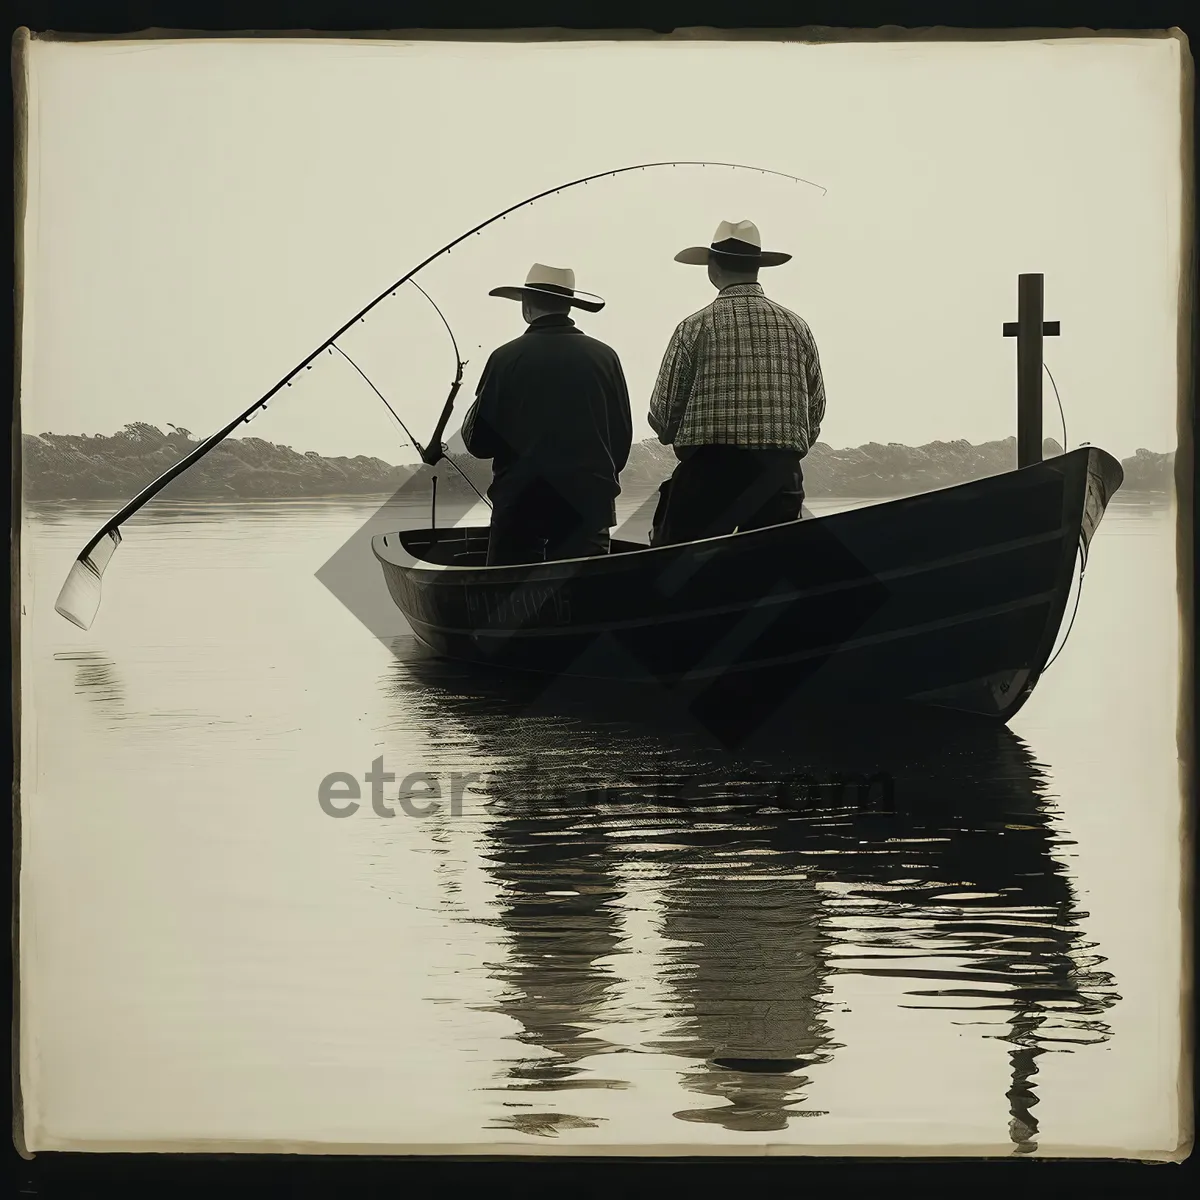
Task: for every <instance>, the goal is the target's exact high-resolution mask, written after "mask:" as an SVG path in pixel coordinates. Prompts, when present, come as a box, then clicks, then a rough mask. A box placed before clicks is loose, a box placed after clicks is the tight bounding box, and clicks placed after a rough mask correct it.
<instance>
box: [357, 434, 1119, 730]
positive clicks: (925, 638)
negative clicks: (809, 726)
mask: <svg viewBox="0 0 1200 1200" xmlns="http://www.w3.org/2000/svg"><path fill="white" fill-rule="evenodd" d="M1121 481H1122V474H1121V467H1120V464H1119V463H1118V462H1117V461H1116V460H1115V459H1114V458H1112V457H1111V456H1110V455H1108V454H1106V453H1105V452H1104V451H1102V450H1099V449H1096V448H1094V447H1086V448H1083V449H1081V450H1076V451H1073V452H1071V453H1069V454H1065V455H1062V456H1060V457H1057V458H1053V459H1050V460H1048V461H1046V462H1043V463H1038V464H1036V465H1034V466H1032V467H1027V468H1024V469H1022V470H1018V471H1012V472H1008V473H1006V474H1004V475H999V476H993V477H990V478H987V479H981V480H977V481H973V482H971V483H967V484H962V485H959V486H957V487H952V488H946V489H944V490H941V491H935V492H928V493H925V494H922V495H919V496H911V497H905V498H902V499H899V500H893V501H889V502H886V503H882V504H876V505H871V506H868V507H865V508H859V509H854V510H851V511H849V512H843V513H837V514H834V515H832V516H827V517H821V518H814V519H806V520H803V521H793V522H789V523H787V524H784V525H777V526H772V527H770V528H767V529H761V530H754V531H750V532H747V533H738V534H731V535H729V536H726V537H720V538H710V539H706V540H704V541H699V542H690V543H686V544H684V545H680V546H666V547H661V548H658V549H650V548H648V547H639V546H636V545H634V544H632V543H615V544H614V552H613V553H612V554H610V555H607V556H604V557H602V558H593V559H579V560H571V561H567V562H556V563H538V564H533V565H531V566H522V567H486V566H483V565H482V564H483V562H484V560H485V554H486V545H487V530H486V529H485V528H483V529H481V528H451V529H444V530H412V531H407V532H402V533H398V534H385V535H381V536H378V537H376V538H375V539H373V542H372V548H373V550H374V553H375V556H376V558H377V559H378V561H379V562H380V564H381V567H382V569H383V573H384V578H385V580H386V582H387V586H388V589H389V591H390V593H391V596H392V598H393V600H394V601H395V603H396V604H397V606H398V607H399V609H400V611H401V612H402V613H403V614H404V616H405V618H406V619H407V621H408V623H409V625H410V626H411V628H412V630H413V632H414V634H415V635H416V636H417V638H419V639H420V640H421V641H422V642H423V643H425V644H426V645H427V646H428V647H430V648H431V649H432V650H433V651H434V652H435V653H436V654H439V655H443V656H446V657H449V658H452V659H457V660H461V661H464V662H471V663H476V664H478V665H480V666H487V667H493V668H500V669H502V670H510V671H511V670H517V671H523V672H534V673H537V674H541V675H546V676H572V677H579V678H593V679H605V680H611V681H620V682H623V683H647V684H650V683H653V684H658V685H660V686H663V687H667V688H670V689H671V690H672V691H679V690H680V689H685V690H687V689H690V690H692V691H697V692H699V691H708V692H710V693H711V692H712V690H713V689H714V688H717V689H720V690H721V692H722V694H724V695H725V696H726V697H727V698H731V699H736V697H737V696H738V695H739V694H742V695H746V696H750V695H756V694H760V693H762V692H763V691H764V690H766V691H777V690H779V689H783V690H785V691H787V692H788V693H789V694H790V695H791V696H792V697H793V698H795V699H798V700H800V701H802V702H803V701H807V700H811V701H812V702H813V703H819V704H828V703H856V702H866V703H872V704H877V703H880V702H884V703H890V702H896V701H911V702H917V703H923V704H931V705H938V706H942V707H949V708H955V709H961V710H965V711H969V712H974V713H978V714H981V715H984V716H987V717H992V718H997V719H1000V720H1008V719H1009V718H1010V717H1011V716H1012V715H1013V714H1015V712H1016V711H1017V710H1018V709H1019V708H1020V707H1021V705H1022V704H1023V703H1024V702H1025V701H1026V699H1027V698H1028V696H1029V694H1030V693H1031V692H1032V690H1033V688H1034V686H1035V685H1036V683H1037V680H1038V677H1039V676H1040V674H1041V671H1042V670H1043V669H1044V667H1045V665H1046V662H1047V660H1048V658H1049V657H1050V654H1051V653H1052V651H1053V647H1054V643H1055V640H1056V637H1057V635H1058V632H1059V629H1060V626H1061V624H1062V620H1063V615H1064V612H1065V609H1066V605H1067V602H1068V599H1069V594H1070V592H1071V585H1072V580H1073V576H1074V566H1075V561H1076V554H1077V550H1078V548H1079V547H1081V546H1082V547H1083V549H1084V550H1085V551H1086V548H1087V547H1088V545H1089V544H1090V542H1091V539H1092V537H1093V535H1094V533H1095V530H1096V527H1097V525H1098V524H1099V522H1100V519H1101V517H1102V516H1103V513H1104V510H1105V507H1106V506H1107V504H1108V501H1109V500H1110V498H1111V496H1112V495H1113V493H1114V492H1115V491H1116V490H1117V488H1119V486H1120V484H1121Z"/></svg>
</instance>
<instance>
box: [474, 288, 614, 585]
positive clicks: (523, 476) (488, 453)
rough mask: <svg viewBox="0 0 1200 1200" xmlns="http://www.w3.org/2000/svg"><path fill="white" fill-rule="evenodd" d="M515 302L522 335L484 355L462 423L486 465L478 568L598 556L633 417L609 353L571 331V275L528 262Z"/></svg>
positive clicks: (584, 299)
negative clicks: (487, 526)
mask: <svg viewBox="0 0 1200 1200" xmlns="http://www.w3.org/2000/svg"><path fill="white" fill-rule="evenodd" d="M490 295H493V296H502V297H504V298H505V299H508V300H520V301H521V312H522V315H523V316H524V318H525V320H526V322H527V323H528V325H529V328H528V329H526V330H525V332H524V333H523V334H522V335H521V336H520V337H518V338H514V339H513V340H512V341H511V342H506V343H505V344H504V345H503V346H500V347H498V348H497V349H496V350H494V351H493V352H492V355H491V357H490V358H489V359H488V362H487V366H485V367H484V369H483V375H482V377H481V378H480V380H479V387H478V388H477V390H476V400H475V403H474V404H473V405H472V406H471V410H470V412H468V413H467V416H466V420H465V421H464V422H463V427H462V436H463V441H464V442H465V443H466V447H467V450H468V451H469V452H470V453H471V454H473V455H474V456H475V457H476V458H490V459H491V460H492V484H491V487H490V488H489V489H488V496H489V497H490V499H491V501H492V525H491V534H490V537H489V539H488V565H489V566H498V565H501V564H515V563H531V562H543V561H551V560H558V559H567V558H584V557H588V556H591V555H596V554H607V553H608V550H609V530H610V529H611V528H612V526H614V525H615V524H616V523H617V516H616V507H615V502H616V498H617V496H618V494H619V493H620V491H621V486H620V483H619V482H618V477H619V476H620V474H621V471H622V470H623V469H624V467H625V463H626V461H627V459H628V458H629V447H630V443H631V442H632V440H633V421H632V416H631V413H630V409H629V391H628V389H627V387H626V384H625V374H624V372H623V371H622V370H621V361H620V359H619V358H618V357H617V354H616V352H615V351H614V350H613V349H611V348H610V347H609V346H606V345H605V344H604V343H603V342H600V341H597V340H596V339H595V338H591V337H588V336H587V335H586V334H585V333H584V332H583V331H582V330H581V329H578V328H576V326H575V322H574V321H572V320H571V318H570V316H569V313H570V310H571V308H582V309H584V310H585V311H587V312H599V310H600V309H601V308H603V307H604V301H603V300H601V299H600V298H599V297H597V296H592V295H590V294H589V293H587V292H576V290H575V273H574V272H573V271H570V270H566V269H560V268H556V267H545V266H542V265H541V264H536V265H535V266H534V267H533V268H532V269H531V270H530V272H529V275H528V276H527V278H526V280H525V286H524V287H501V288H495V289H494V290H493V291H492V292H491V293H490Z"/></svg>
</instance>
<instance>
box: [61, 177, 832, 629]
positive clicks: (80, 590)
mask: <svg viewBox="0 0 1200 1200" xmlns="http://www.w3.org/2000/svg"><path fill="white" fill-rule="evenodd" d="M656 167H728V168H731V169H734V170H743V171H757V172H758V173H759V174H760V175H774V176H778V177H780V178H783V179H791V180H793V181H794V182H796V183H804V184H808V186H810V187H815V188H818V189H819V190H820V191H821V193H822V194H824V193H825V188H823V187H821V185H820V184H818V183H813V182H812V180H810V179H802V178H801V177H800V176H799V175H790V174H788V173H787V172H786V171H774V170H771V169H769V168H767V167H754V166H750V165H748V164H746V163H726V162H701V161H682V160H681V161H678V162H654V163H636V164H634V165H633V166H629V167H617V168H615V169H614V170H610V171H599V172H597V173H596V174H595V175H587V176H584V177H583V178H582V179H573V180H571V181H570V182H569V183H561V184H559V185H558V186H557V187H552V188H547V189H546V190H545V191H543V192H538V193H537V195H535V196H529V197H527V198H526V199H524V200H521V201H519V202H518V203H516V204H512V205H510V206H509V207H508V208H506V209H503V210H502V211H501V212H498V213H496V214H495V216H492V217H489V218H488V219H487V220H486V221H481V222H480V223H479V224H478V225H475V226H473V227H472V228H471V229H468V230H467V232H466V233H463V234H460V235H459V236H458V237H456V238H455V239H454V240H453V241H452V242H447V243H446V245H444V246H443V247H442V248H441V249H440V250H436V251H434V253H433V254H431V255H430V256H429V257H428V258H426V259H424V260H423V261H422V262H420V263H418V264H417V265H416V266H415V267H413V268H412V270H411V271H409V272H408V273H407V274H405V275H403V276H401V278H399V279H398V280H396V282H395V283H393V284H392V285H391V286H390V287H387V288H385V289H384V290H383V291H382V292H380V293H379V295H378V296H376V297H375V299H374V300H372V301H371V302H370V304H368V305H366V307H365V308H362V309H360V310H359V311H358V312H356V313H355V314H354V316H352V317H351V318H350V320H348V321H347V322H346V323H345V324H344V325H343V326H342V327H341V328H340V329H339V330H338V331H337V332H336V333H334V334H333V335H332V336H331V337H329V338H326V340H325V341H323V342H322V343H321V344H320V345H319V346H318V347H317V348H316V349H315V350H314V351H313V352H312V353H311V354H310V355H309V356H308V357H307V358H305V359H303V360H302V361H301V362H299V363H297V364H296V366H295V367H293V368H292V369H291V370H290V371H289V372H288V373H287V374H286V375H285V376H284V377H283V378H282V379H281V380H280V381H279V382H278V383H277V384H275V386H274V387H273V388H271V390H270V391H269V392H267V393H266V394H265V395H263V396H260V397H259V398H258V399H257V400H255V402H254V403H253V404H252V405H250V407H249V408H247V409H246V411H245V412H242V413H239V414H238V415H237V416H236V417H234V419H233V420H232V421H230V422H229V424H228V425H226V426H225V427H224V428H223V429H220V430H218V431H217V432H216V433H214V434H213V435H212V436H211V437H208V438H206V439H205V440H204V441H203V442H201V443H200V444H199V445H198V446H197V447H196V448H195V449H194V450H192V451H190V452H189V453H188V454H187V455H185V456H184V457H183V458H181V459H180V460H179V462H177V463H176V464H175V465H174V466H173V467H170V468H168V469H167V470H166V471H164V472H163V473H162V474H161V475H160V476H159V477H158V478H157V479H155V480H154V482H153V483H150V484H148V485H147V486H146V487H144V488H143V489H142V490H141V491H140V492H138V494H137V495H136V496H134V498H133V499H132V500H130V501H129V503H128V504H126V505H125V507H124V508H122V509H121V511H120V512H118V513H117V514H116V515H115V516H113V517H111V518H110V519H109V520H108V521H107V522H105V524H104V526H103V527H102V528H101V529H100V530H99V531H98V532H97V533H96V535H95V536H94V537H93V538H92V539H91V541H89V542H88V544H87V545H86V546H84V548H83V549H82V550H81V551H80V552H79V556H78V557H77V558H76V559H75V562H74V563H73V564H72V566H71V570H70V573H69V574H68V575H67V578H66V582H65V583H64V584H63V586H62V591H61V592H59V594H58V600H57V601H55V604H54V607H55V609H56V610H57V611H58V612H59V613H60V614H61V615H62V616H64V617H66V619H67V620H68V621H71V622H73V623H74V624H76V625H78V626H79V628H80V629H90V628H91V626H92V622H93V621H94V620H95V619H96V614H97V613H98V612H99V611H100V593H101V581H102V579H103V577H104V571H105V569H106V568H107V567H108V564H109V562H110V561H111V559H112V556H113V554H114V553H115V552H116V549H117V547H118V546H119V545H120V544H121V526H122V525H123V524H124V523H125V522H126V521H127V520H129V518H130V517H132V516H133V515H134V513H136V512H137V511H138V510H139V509H141V508H142V507H144V506H145V505H146V504H147V503H149V501H151V500H153V499H154V497H155V496H157V495H158V493H159V492H161V491H162V490H163V488H165V487H166V486H167V484H169V483H170V482H171V481H172V480H173V479H176V478H177V477H178V476H180V475H182V474H183V472H184V471H186V470H187V469H188V467H190V466H192V464H193V463H196V462H199V460H200V459H202V458H203V457H204V456H205V455H206V454H207V453H208V452H209V451H210V450H212V449H214V448H215V447H216V446H218V445H220V443H221V442H223V441H224V440H225V439H226V438H227V437H228V436H229V435H230V434H231V433H232V432H233V431H234V430H235V429H236V428H237V427H238V426H239V425H241V424H242V423H243V422H245V421H248V420H249V419H250V418H251V417H252V416H253V415H254V414H255V413H256V412H257V411H258V410H259V409H260V408H265V407H266V405H267V402H268V401H269V400H270V399H271V398H272V397H273V396H275V395H276V393H278V392H280V391H282V390H283V388H284V387H286V386H287V385H288V384H290V383H291V382H292V380H293V379H294V378H295V377H296V376H297V375H299V374H300V372H301V371H303V370H305V369H306V368H308V367H311V366H312V364H313V362H314V360H315V359H317V358H318V357H319V356H320V355H321V354H324V353H326V352H328V353H332V352H333V346H334V343H335V342H336V341H337V340H338V338H340V337H341V336H342V334H343V333H345V332H346V331H347V330H348V329H350V328H351V326H353V325H355V324H356V323H357V322H359V321H361V320H363V319H364V318H365V317H366V315H367V314H368V313H369V312H370V311H371V310H372V309H373V308H375V306H376V305H378V304H380V303H382V302H383V301H384V300H385V299H386V298H387V297H388V296H391V295H394V294H395V292H396V291H397V290H398V289H399V288H400V287H401V286H402V285H404V284H405V283H407V282H408V281H409V280H410V279H412V277H413V276H414V275H416V273H417V272H418V271H421V270H424V269H425V268H426V267H427V266H429V264H430V263H432V262H433V261H434V260H435V259H438V258H440V257H441V256H442V255H443V254H448V253H449V252H450V251H451V250H453V249H454V247H455V246H457V245H458V244H459V243H460V242H464V241H466V240H467V238H469V237H472V236H473V235H474V234H477V233H479V232H481V231H482V230H484V229H486V228H487V227H488V226H489V225H491V224H493V223H494V222H496V221H499V220H502V219H503V218H504V217H507V216H508V215H509V213H512V212H516V210H517V209H519V208H524V207H525V206H526V205H527V204H533V203H534V202H535V201H537V200H541V199H543V198H544V197H546V196H552V195H554V194H556V193H557V192H563V191H566V190H567V189H568V188H572V187H577V186H579V185H580V184H584V183H591V182H592V181H593V180H596V179H606V178H609V177H610V176H616V175H623V174H625V173H626V172H627V171H645V170H650V169H652V168H656ZM417 286H418V287H419V286H420V285H417ZM443 319H444V318H443ZM451 336H452V337H453V334H452V335H451ZM458 382H459V381H458V380H456V383H455V385H454V386H453V387H452V389H451V394H450V398H449V400H448V401H447V403H446V407H445V408H444V409H443V412H442V415H441V417H440V418H439V421H438V428H437V431H436V433H435V436H434V437H433V438H432V439H431V440H430V445H429V447H428V448H427V449H426V450H423V451H421V457H422V459H424V460H425V461H426V462H428V461H430V457H429V456H431V457H432V458H433V461H435V462H436V461H437V458H438V457H440V454H441V449H442V448H441V436H442V432H443V431H444V429H445V426H446V421H447V420H449V416H450V407H451V405H452V404H453V400H454V396H455V394H456V393H457V391H458V387H457V383H458Z"/></svg>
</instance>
